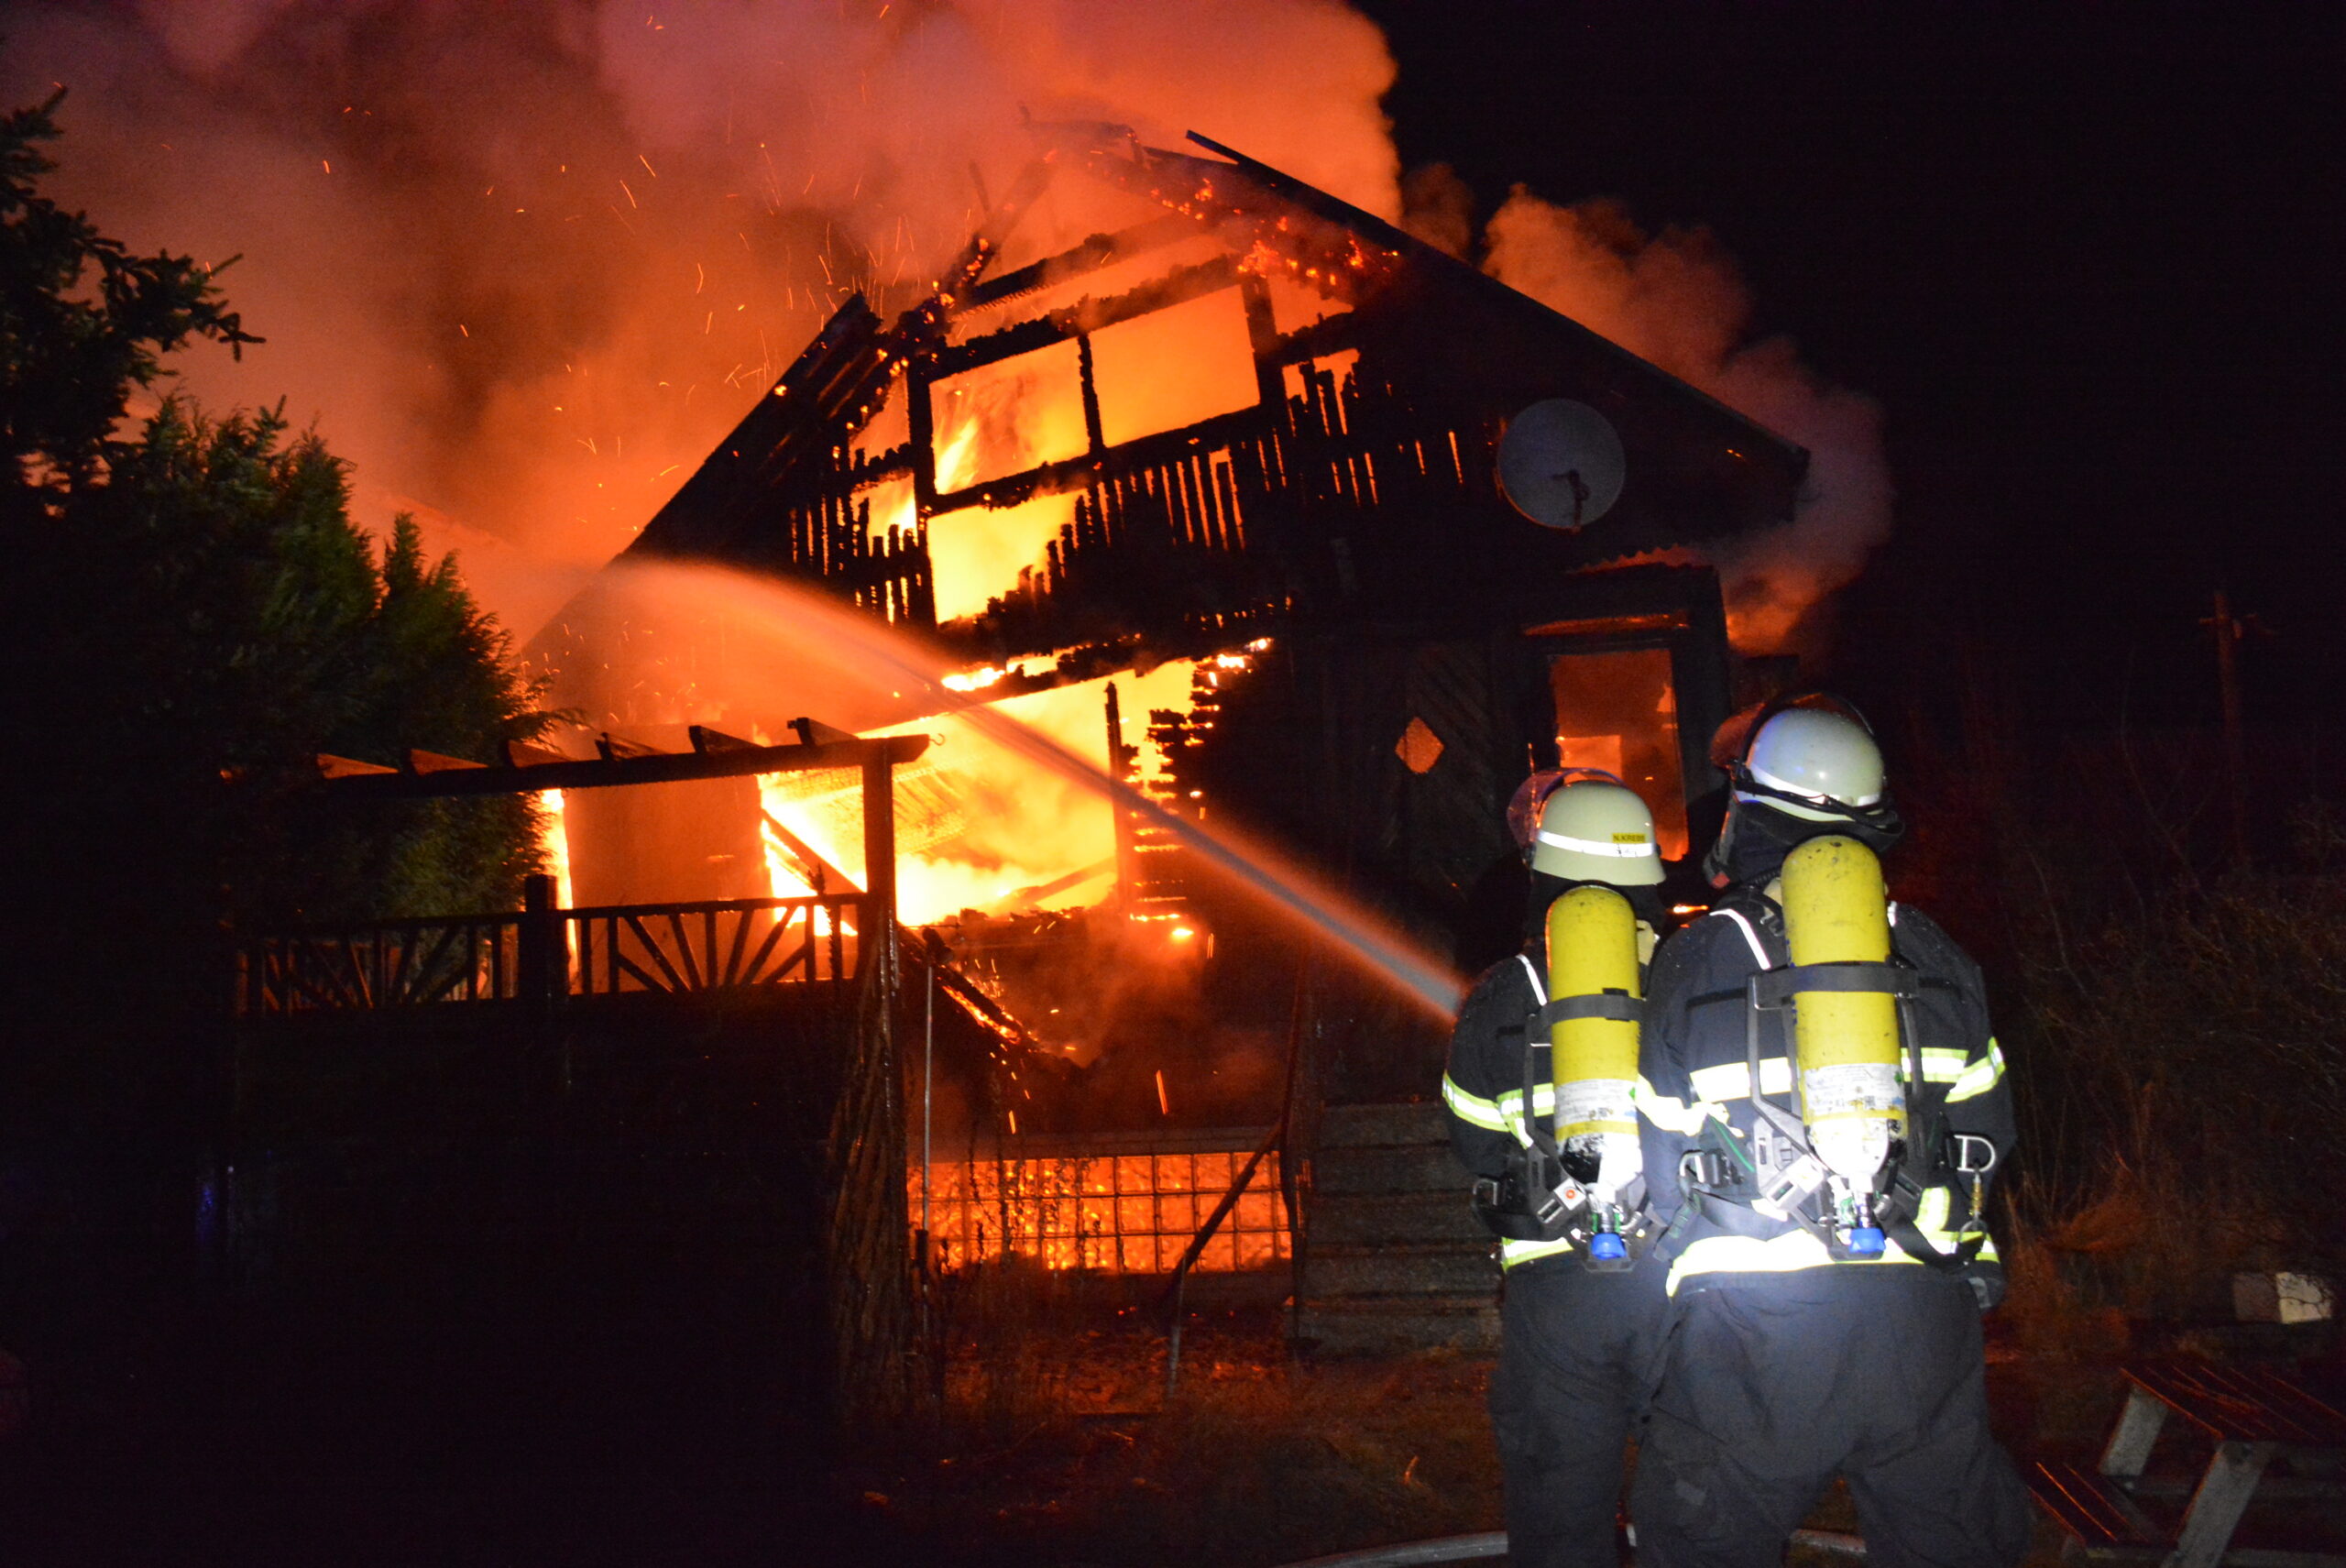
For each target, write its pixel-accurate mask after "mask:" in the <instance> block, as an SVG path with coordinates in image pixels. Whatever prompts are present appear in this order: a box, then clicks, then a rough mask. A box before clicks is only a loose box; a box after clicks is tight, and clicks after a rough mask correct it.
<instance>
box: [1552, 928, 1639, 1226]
mask: <svg viewBox="0 0 2346 1568" xmlns="http://www.w3.org/2000/svg"><path fill="white" fill-rule="evenodd" d="M1608 991H1613V992H1620V993H1621V994H1623V995H1625V996H1632V997H1634V996H1637V995H1639V985H1638V917H1637V915H1636V914H1635V913H1634V912H1633V911H1632V910H1631V909H1630V908H1629V901H1628V899H1626V898H1624V897H1622V896H1621V895H1620V894H1617V893H1616V892H1614V891H1613V890H1612V889H1611V888H1609V887H1595V886H1589V885H1586V884H1584V885H1582V886H1579V887H1575V888H1572V889H1569V890H1568V891H1566V892H1565V893H1564V894H1562V896H1561V897H1559V898H1558V899H1557V900H1556V901H1555V902H1554V903H1553V904H1551V905H1549V906H1548V994H1549V995H1550V996H1551V997H1552V998H1555V999H1557V1000H1559V1001H1561V1000H1562V999H1563V998H1565V997H1568V996H1595V995H1599V994H1601V993H1603V992H1608ZM1548 1038H1549V1043H1550V1044H1551V1046H1553V1047H1554V1050H1553V1052H1552V1053H1551V1055H1552V1059H1553V1061H1554V1064H1555V1065H1554V1074H1555V1092H1556V1122H1557V1127H1556V1132H1557V1141H1558V1142H1559V1143H1561V1144H1562V1145H1563V1146H1565V1147H1567V1148H1571V1149H1574V1150H1577V1151H1580V1152H1584V1153H1587V1154H1592V1155H1595V1157H1596V1160H1597V1173H1596V1179H1595V1180H1594V1181H1592V1182H1591V1183H1589V1189H1590V1196H1591V1198H1592V1199H1593V1200H1594V1201H1595V1204H1596V1206H1597V1207H1598V1208H1600V1209H1601V1208H1606V1207H1609V1206H1611V1205H1612V1204H1613V1203H1614V1201H1616V1200H1617V1197H1618V1195H1619V1193H1620V1190H1621V1189H1622V1188H1623V1187H1624V1186H1625V1185H1627V1184H1628V1181H1629V1180H1630V1179H1632V1178H1633V1177H1635V1176H1637V1175H1638V1174H1639V1172H1640V1171H1641V1170H1642V1169H1643V1168H1644V1162H1643V1159H1642V1157H1641V1156H1640V1154H1639V1147H1638V1113H1637V1103H1636V1099H1635V1095H1636V1091H1637V1083H1638V1026H1637V1025H1635V1024H1632V1023H1628V1022H1625V1021H1623V1020H1620V1019H1615V1018H1568V1019H1566V1020H1564V1021H1563V1022H1562V1023H1560V1024H1557V1025H1554V1026H1553V1027H1552V1028H1551V1030H1550V1032H1549V1036H1548Z"/></svg>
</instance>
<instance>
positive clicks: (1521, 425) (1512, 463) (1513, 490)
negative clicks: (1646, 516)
mask: <svg viewBox="0 0 2346 1568" xmlns="http://www.w3.org/2000/svg"><path fill="white" fill-rule="evenodd" d="M1627 476H1628V462H1627V461H1626V460H1625V459H1624V458H1623V456H1622V455H1621V433H1620V432H1618V431H1617V430H1615V429H1614V428H1613V422H1612V421H1611V420H1608V419H1606V417H1605V416H1604V415H1603V414H1601V413H1598V412H1597V411H1595V409H1593V408H1590V407H1589V406H1588V405H1587V404H1586V403H1579V402H1574V401H1573V400H1572V399H1570V398H1549V399H1547V400H1544V401H1541V402H1537V403H1534V404H1532V405H1531V406H1530V407H1529V408H1528V409H1526V410H1524V411H1522V412H1521V413H1519V414H1518V415H1516V416H1515V417H1514V418H1513V419H1511V420H1509V421H1507V433H1506V434H1504V435H1502V436H1500V437H1499V488H1501V489H1503V490H1505V491H1506V492H1507V499H1508V500H1510V501H1512V502H1514V503H1515V510H1518V511H1519V512H1521V513H1522V514H1523V515H1524V516H1526V517H1528V518H1529V519H1530V520H1531V521H1534V522H1536V523H1539V524H1540V526H1541V527H1543V528H1562V529H1567V530H1570V529H1575V528H1581V527H1584V526H1586V525H1587V524H1589V523H1592V522H1595V521H1596V520H1597V519H1598V518H1600V517H1603V516H1604V515H1605V514H1606V512H1608V511H1610V510H1613V503H1614V502H1615V501H1617V500H1619V499H1621V483H1622V481H1623V479H1624V478H1625V477H1627Z"/></svg>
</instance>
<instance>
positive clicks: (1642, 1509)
mask: <svg viewBox="0 0 2346 1568" xmlns="http://www.w3.org/2000/svg"><path fill="white" fill-rule="evenodd" d="M1982 1370H1983V1360H1982V1355H1981V1340H1980V1332H1979V1306H1978V1303H1977V1301H1976V1299H1974V1297H1973V1295H1972V1293H1971V1288H1970V1286H1969V1285H1968V1284H1967V1283H1965V1282H1964V1281H1963V1280H1962V1279H1960V1278H1957V1277H1951V1276H1948V1275H1944V1274H1939V1273H1936V1272H1934V1271H1932V1270H1929V1269H1925V1268H1923V1267H1919V1266H1896V1265H1891V1266H1870V1267H1863V1268H1850V1267H1839V1268H1816V1269H1805V1270H1801V1271H1798V1272H1794V1273H1789V1274H1779V1275H1757V1274H1745V1275H1736V1276H1730V1277H1725V1278H1723V1279H1722V1280H1721V1281H1720V1282H1718V1283H1713V1284H1708V1285H1707V1286H1706V1287H1705V1283H1704V1282H1703V1281H1700V1280H1696V1281H1690V1282H1688V1283H1686V1284H1682V1285H1681V1287H1680V1299H1679V1310H1678V1313H1677V1327H1676V1330H1675V1332H1673V1333H1672V1336H1671V1339H1670V1343H1669V1348H1668V1351H1667V1353H1666V1358H1665V1364H1664V1366H1663V1369H1662V1375H1661V1385H1660V1387H1659V1388H1658V1389H1657V1391H1656V1393H1655V1396H1654V1405H1653V1413H1652V1417H1651V1420H1650V1422H1649V1424H1648V1427H1647V1430H1646V1434H1645V1441H1644V1443H1643V1445H1642V1447H1641V1448H1640V1450H1639V1457H1638V1478H1637V1485H1636V1489H1635V1496H1634V1497H1633V1498H1632V1508H1633V1511H1634V1512H1635V1514H1636V1517H1637V1521H1638V1556H1639V1562H1640V1563H1643V1564H1644V1568H1777V1564H1779V1563H1781V1562H1782V1560H1783V1552H1784V1543H1785V1541H1786V1539H1787V1538H1788V1537H1789V1536H1790V1535H1791V1534H1792V1530H1794V1529H1796V1528H1798V1526H1799V1524H1800V1522H1801V1519H1802V1518H1803V1516H1804V1515H1805V1514H1806V1513H1807V1512H1808V1509H1809V1507H1810V1505H1811V1504H1813V1503H1814V1501H1815V1500H1816V1497H1817V1495H1818V1494H1819V1493H1820V1492H1821V1491H1822V1490H1823V1489H1824V1488H1825V1486H1826V1484H1827V1483H1829V1482H1830V1481H1831V1480H1832V1478H1833V1476H1834V1475H1836V1474H1838V1475H1842V1476H1844V1477H1846V1478H1847V1481H1848V1485H1849V1493H1850V1496H1851V1497H1852V1498H1853V1499H1854V1500H1855V1501H1856V1503H1857V1506H1858V1523H1859V1528H1860V1529H1861V1530H1862V1531H1863V1532H1864V1535H1865V1540H1866V1549H1867V1562H1868V1563H1869V1564H1871V1568H2013V1565H2014V1564H2016V1563H2019V1562H2020V1560H2021V1557H2022V1555H2023V1552H2026V1550H2027V1547H2028V1538H2029V1525H2030V1510H2029V1504H2028V1494H2027V1491H2026V1489H2025V1488H2024V1487H2023V1486H2022V1484H2021V1480H2020V1477H2019V1476H2018V1475H2015V1474H2014V1473H2013V1471H2012V1464H2011V1462H2010V1461H2009V1460H2008V1459H2006V1458H2005V1456H2004V1452H2003V1450H2002V1449H2001V1448H2000V1447H1999V1446H1997V1443H1996V1440H1995V1438H1994V1437H1993V1436H1992V1435H1990V1431H1989V1430H1988V1397H1987V1387H1986V1384H1985V1382H1984V1379H1983V1376H1982Z"/></svg>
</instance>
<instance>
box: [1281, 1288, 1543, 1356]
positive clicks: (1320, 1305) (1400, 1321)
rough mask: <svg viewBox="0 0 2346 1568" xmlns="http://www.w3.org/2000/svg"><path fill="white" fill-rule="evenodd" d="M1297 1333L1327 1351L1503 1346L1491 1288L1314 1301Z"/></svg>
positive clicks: (1384, 1351) (1390, 1351)
mask: <svg viewBox="0 0 2346 1568" xmlns="http://www.w3.org/2000/svg"><path fill="white" fill-rule="evenodd" d="M1295 1337H1296V1339H1297V1340H1298V1341H1299V1343H1308V1344H1310V1347H1311V1349H1312V1350H1313V1351H1314V1352H1315V1353H1316V1354H1321V1355H1392V1354H1397V1353H1399V1352H1404V1351H1412V1350H1435V1349H1452V1350H1463V1351H1470V1352H1489V1351H1494V1350H1496V1349H1497V1348H1498V1343H1499V1312H1498V1307H1497V1305H1496V1303H1495V1302H1494V1301H1493V1300H1492V1299H1490V1297H1489V1296H1488V1294H1487V1293H1486V1294H1485V1295H1484V1296H1482V1297H1480V1298H1476V1299H1468V1298H1464V1297H1456V1298H1444V1297H1427V1296H1396V1297H1353V1298H1349V1299H1344V1300H1341V1301H1318V1300H1314V1301H1309V1302H1306V1303H1305V1304H1304V1307H1303V1309H1302V1310H1301V1311H1300V1312H1299V1314H1298V1316H1297V1320H1296V1327H1295Z"/></svg>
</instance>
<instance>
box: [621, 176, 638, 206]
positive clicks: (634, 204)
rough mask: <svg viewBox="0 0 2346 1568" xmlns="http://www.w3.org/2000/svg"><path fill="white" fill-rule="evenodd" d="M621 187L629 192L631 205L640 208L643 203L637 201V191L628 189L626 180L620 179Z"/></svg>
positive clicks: (629, 203)
mask: <svg viewBox="0 0 2346 1568" xmlns="http://www.w3.org/2000/svg"><path fill="white" fill-rule="evenodd" d="M619 189H620V190H622V191H626V192H627V204H628V205H629V206H630V207H637V208H639V209H640V208H641V203H639V202H638V201H636V199H635V192H633V191H631V190H629V189H628V183H627V181H624V180H622V181H619Z"/></svg>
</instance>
